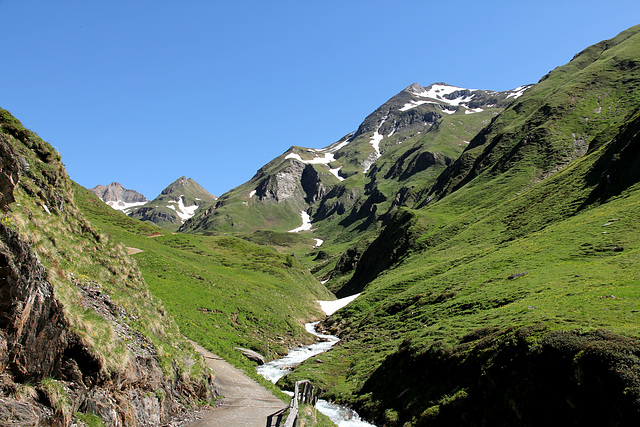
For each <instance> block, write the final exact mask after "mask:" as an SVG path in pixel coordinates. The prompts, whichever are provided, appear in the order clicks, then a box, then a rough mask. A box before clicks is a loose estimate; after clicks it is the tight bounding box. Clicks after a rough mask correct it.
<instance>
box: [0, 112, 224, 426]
mask: <svg viewBox="0 0 640 427" xmlns="http://www.w3.org/2000/svg"><path fill="white" fill-rule="evenodd" d="M0 166H1V167H0V209H2V213H1V215H2V221H0V236H1V238H0V419H1V420H2V422H1V423H2V424H3V425H60V426H69V425H72V424H73V425H80V424H83V425H101V424H108V425H139V426H151V425H160V424H163V425H164V424H167V423H169V422H170V421H171V420H172V419H173V418H174V417H176V416H178V415H181V414H184V413H185V412H187V411H193V410H194V409H195V408H196V407H198V406H199V405H201V404H202V403H204V402H209V401H211V400H212V399H213V397H214V392H215V390H214V387H213V376H212V374H211V372H210V371H209V370H208V368H206V366H205V365H204V363H203V360H202V358H201V357H200V356H199V354H198V353H196V352H195V351H194V350H193V348H192V347H191V345H190V344H189V343H188V342H187V341H186V340H185V338H184V337H183V336H182V335H181V333H180V331H179V330H178V327H177V325H176V323H175V320H174V319H173V317H171V316H170V315H169V314H167V312H166V311H165V309H164V307H163V306H162V304H161V303H160V302H159V301H158V300H157V299H156V298H155V297H154V296H153V295H151V293H150V292H149V288H148V287H147V284H146V282H145V280H144V278H143V277H142V274H141V272H140V270H139V269H138V267H137V265H136V263H135V262H134V261H132V260H131V258H130V257H129V256H128V255H127V251H126V249H125V247H124V246H123V245H122V244H119V243H118V242H117V241H113V240H112V239H111V238H110V237H109V236H107V235H106V234H103V233H101V232H99V231H98V230H97V229H96V228H95V227H94V226H93V225H92V224H91V223H90V222H89V221H88V220H87V218H86V217H85V216H84V214H83V213H82V212H81V211H80V210H79V208H78V206H77V205H76V203H75V199H74V195H73V192H72V187H73V183H72V182H71V180H70V179H69V177H68V176H67V174H66V171H65V169H64V166H63V164H62V162H61V159H60V155H59V154H58V153H57V152H56V151H55V150H54V149H53V148H52V147H51V146H50V145H49V144H48V143H46V142H44V141H43V140H42V139H40V138H39V137H38V136H37V135H36V134H34V133H33V132H31V131H29V130H27V129H25V128H24V127H23V126H22V124H21V123H20V122H19V121H18V120H17V119H15V118H14V117H13V116H12V115H11V114H10V113H9V112H7V111H5V110H0ZM92 202H93V204H94V205H102V207H103V208H106V207H104V204H103V203H102V202H100V201H99V200H98V199H97V198H93V200H92ZM109 210H111V209H109ZM112 212H113V213H115V214H118V215H122V214H121V213H119V212H116V211H112ZM122 216H124V215H122Z"/></svg>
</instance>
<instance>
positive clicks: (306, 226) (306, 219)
mask: <svg viewBox="0 0 640 427" xmlns="http://www.w3.org/2000/svg"><path fill="white" fill-rule="evenodd" d="M300 217H301V218H302V225H301V226H300V227H298V228H294V229H293V230H289V233H298V232H300V231H307V230H311V217H310V216H309V214H308V213H307V212H306V211H300Z"/></svg>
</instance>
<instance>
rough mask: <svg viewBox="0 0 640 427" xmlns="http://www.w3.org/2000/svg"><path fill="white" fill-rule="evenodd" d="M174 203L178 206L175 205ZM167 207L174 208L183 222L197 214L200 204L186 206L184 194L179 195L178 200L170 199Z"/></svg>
mask: <svg viewBox="0 0 640 427" xmlns="http://www.w3.org/2000/svg"><path fill="white" fill-rule="evenodd" d="M174 204H175V205H177V206H175V205H174ZM167 207H168V208H169V209H173V210H174V211H175V212H176V214H177V215H178V217H180V220H181V221H182V223H183V224H184V222H185V221H186V220H188V219H189V218H192V217H193V216H194V215H195V214H196V210H197V209H198V205H193V206H185V205H184V196H182V195H181V196H180V197H178V200H172V201H170V202H169V204H168V205H167Z"/></svg>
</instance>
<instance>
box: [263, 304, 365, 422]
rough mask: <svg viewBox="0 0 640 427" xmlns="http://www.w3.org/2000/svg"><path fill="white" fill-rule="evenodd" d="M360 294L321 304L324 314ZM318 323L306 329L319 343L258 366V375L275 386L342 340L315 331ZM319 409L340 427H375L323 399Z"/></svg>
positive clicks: (329, 312)
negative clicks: (297, 368) (310, 359)
mask: <svg viewBox="0 0 640 427" xmlns="http://www.w3.org/2000/svg"><path fill="white" fill-rule="evenodd" d="M358 295H359V294H358ZM358 295H352V296H350V297H346V298H341V299H339V300H335V301H318V302H319V303H320V306H321V307H322V309H323V310H324V311H325V313H326V314H327V315H330V314H332V313H333V312H334V311H336V310H339V309H340V308H342V307H344V306H345V305H347V304H349V303H350V302H351V301H353V300H354V299H356V298H357V297H358ZM318 323H319V322H313V323H307V324H306V325H305V329H306V330H307V331H308V332H309V333H311V334H313V335H315V336H317V337H318V338H320V341H319V342H317V343H315V344H311V345H308V346H304V347H296V348H294V349H292V350H291V351H289V354H288V355H286V356H285V357H282V358H280V359H276V360H272V361H271V362H268V363H265V364H264V365H261V366H258V367H257V368H256V370H257V371H258V373H259V374H260V375H262V376H263V377H265V378H266V379H268V380H269V381H271V382H272V383H274V384H275V383H276V382H277V381H278V380H279V379H280V378H282V377H284V376H285V375H287V374H288V373H289V372H291V370H292V369H293V368H294V367H295V366H296V365H299V364H300V363H302V362H303V361H305V360H307V359H308V358H310V357H313V356H315V355H317V354H320V353H324V352H325V351H327V350H329V349H330V348H331V347H333V346H334V345H335V344H336V343H337V342H338V341H340V338H338V337H336V336H333V335H325V334H321V333H319V332H318V331H316V329H315V327H316V325H317V324H318ZM316 408H317V409H318V411H320V412H322V413H323V414H325V415H326V416H328V417H329V418H330V419H331V421H333V422H334V423H335V424H337V425H338V427H375V426H374V425H373V424H370V423H368V422H366V421H364V420H362V419H361V418H360V416H359V415H358V414H357V413H356V412H355V411H354V410H352V409H349V408H347V407H345V406H341V405H336V404H334V403H331V402H328V401H326V400H324V399H319V400H318V403H317V405H316Z"/></svg>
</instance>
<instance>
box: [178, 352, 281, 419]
mask: <svg viewBox="0 0 640 427" xmlns="http://www.w3.org/2000/svg"><path fill="white" fill-rule="evenodd" d="M192 344H193V346H194V347H195V348H196V350H197V351H198V352H199V353H200V354H202V355H203V357H204V358H205V361H206V362H207V365H208V366H209V367H210V368H211V369H213V372H214V384H215V386H216V389H217V390H218V393H219V394H220V395H221V396H222V399H220V400H218V401H217V402H216V407H215V408H214V409H212V410H211V411H206V412H205V413H204V414H203V415H202V418H201V419H200V420H198V421H196V422H194V423H192V424H190V427H274V426H276V425H277V424H276V421H278V418H280V417H281V415H282V413H283V412H284V410H285V409H286V408H287V405H286V404H285V403H284V402H283V401H282V400H280V399H278V398H277V397H275V396H274V395H273V394H271V392H270V391H268V390H267V389H265V388H264V387H262V386H261V385H260V384H258V383H257V382H255V381H254V380H252V379H251V378H249V377H248V376H246V375H245V374H244V372H242V371H240V370H239V369H236V368H235V367H233V366H232V365H231V364H229V363H227V362H226V361H225V360H224V359H222V358H220V357H218V356H216V355H215V354H213V353H211V352H210V351H208V350H206V349H205V348H204V347H202V346H200V345H198V344H197V343H195V342H192ZM282 421H283V422H284V420H282Z"/></svg>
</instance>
